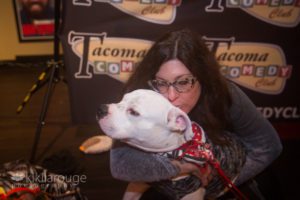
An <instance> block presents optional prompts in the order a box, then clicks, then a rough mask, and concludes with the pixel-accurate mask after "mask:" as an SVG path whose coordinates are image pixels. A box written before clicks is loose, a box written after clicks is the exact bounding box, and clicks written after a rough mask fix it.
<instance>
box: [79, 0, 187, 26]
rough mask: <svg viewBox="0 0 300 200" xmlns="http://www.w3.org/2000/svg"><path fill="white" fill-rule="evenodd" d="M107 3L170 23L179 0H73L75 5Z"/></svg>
mask: <svg viewBox="0 0 300 200" xmlns="http://www.w3.org/2000/svg"><path fill="white" fill-rule="evenodd" d="M92 3H109V4H111V5H112V6H114V7H115V8H117V9H119V10H121V11H122V12H124V13H127V14H129V15H132V16H134V17H137V18H139V19H141V20H144V21H148V22H152V23H156V24H171V23H172V22H173V21H174V19H175V17H176V7H177V6H179V5H180V4H181V0H73V5H76V6H92Z"/></svg>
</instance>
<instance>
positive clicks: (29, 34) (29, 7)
mask: <svg viewBox="0 0 300 200" xmlns="http://www.w3.org/2000/svg"><path fill="white" fill-rule="evenodd" d="M13 1H14V10H15V16H16V22H17V27H18V34H19V39H20V41H21V42H23V41H40V40H52V39H53V38H54V37H53V36H54V32H55V30H54V29H55V28H54V16H55V15H54V14H55V10H54V0H34V1H33V0H13Z"/></svg>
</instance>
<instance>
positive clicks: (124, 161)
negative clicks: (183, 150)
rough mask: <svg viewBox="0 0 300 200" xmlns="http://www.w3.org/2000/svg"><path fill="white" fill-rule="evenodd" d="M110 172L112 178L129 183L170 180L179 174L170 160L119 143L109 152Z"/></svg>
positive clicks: (178, 170)
mask: <svg viewBox="0 0 300 200" xmlns="http://www.w3.org/2000/svg"><path fill="white" fill-rule="evenodd" d="M110 170H111V173H112V176H113V177H114V178H116V179H120V180H124V181H131V182H135V181H138V182H153V181H159V180H164V179H170V178H172V177H175V176H177V175H178V174H179V173H180V169H179V168H178V166H176V165H173V164H172V163H171V161H170V159H168V158H166V157H163V156H159V155H157V154H152V153H148V152H143V151H141V150H138V149H135V148H133V147H130V146H128V145H125V144H121V143H120V142H119V144H117V145H115V146H114V147H113V148H112V149H111V150H110Z"/></svg>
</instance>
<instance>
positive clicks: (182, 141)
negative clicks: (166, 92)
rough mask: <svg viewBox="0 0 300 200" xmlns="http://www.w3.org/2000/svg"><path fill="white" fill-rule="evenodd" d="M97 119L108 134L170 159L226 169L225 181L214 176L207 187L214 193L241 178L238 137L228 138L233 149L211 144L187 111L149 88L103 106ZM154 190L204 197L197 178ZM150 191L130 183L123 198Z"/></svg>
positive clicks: (171, 182) (178, 196)
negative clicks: (226, 182) (238, 177)
mask: <svg viewBox="0 0 300 200" xmlns="http://www.w3.org/2000/svg"><path fill="white" fill-rule="evenodd" d="M97 119H98V122H99V125H100V127H101V129H102V130H103V131H104V133H105V134H106V135H108V136H109V137H111V138H113V139H115V140H120V141H122V142H125V143H127V144H129V145H131V146H133V147H136V148H139V149H141V150H144V151H148V152H154V153H160V154H161V155H163V156H167V157H169V158H172V159H183V160H186V161H188V162H193V163H195V164H196V165H198V166H199V168H200V169H205V167H206V166H207V165H209V164H210V165H212V166H213V168H214V167H215V168H216V169H218V168H219V172H220V170H221V168H222V171H221V173H223V172H225V174H226V177H225V178H224V177H223V179H222V177H221V178H220V176H219V175H218V174H217V173H214V174H215V176H214V178H213V179H212V180H211V182H210V183H209V184H208V187H207V189H208V190H210V191H213V193H214V194H218V195H220V194H221V193H222V192H224V188H226V187H225V185H224V183H223V181H224V180H227V181H229V182H228V184H229V185H230V186H229V187H232V185H231V181H230V179H231V180H233V179H235V178H236V177H237V175H238V173H239V171H240V169H241V168H242V166H243V163H244V160H245V151H244V150H243V146H242V144H241V143H239V142H237V140H235V138H234V137H232V136H230V137H229V136H228V135H227V134H224V139H227V140H228V141H229V142H230V144H231V145H228V146H225V147H224V146H217V145H213V144H212V143H211V142H210V141H209V139H208V138H206V136H205V134H204V131H203V130H202V128H201V127H200V126H199V125H198V124H196V123H193V122H191V121H190V119H189V117H188V116H187V114H186V113H184V112H183V111H181V110H180V109H179V108H177V107H175V106H173V105H172V104H171V103H170V102H169V101H168V100H167V99H165V98H164V97H163V96H162V95H160V94H158V93H156V92H154V91H151V90H144V89H140V90H135V91H133V92H130V93H127V94H125V96H124V97H123V99H122V100H121V101H120V102H119V103H116V104H106V105H101V107H100V108H99V109H98V112H97ZM191 147H192V148H191ZM215 171H218V170H215ZM219 174H220V173H219ZM223 176H225V175H224V174H223ZM187 182H188V183H190V184H188V186H187V184H186V183H187ZM153 186H154V187H157V188H159V189H160V190H162V191H165V193H166V194H167V195H168V196H170V197H171V199H182V200H192V199H197V200H199V199H204V195H205V189H204V187H202V185H201V182H200V181H199V179H198V178H196V177H195V176H191V175H189V176H182V177H176V178H175V179H172V180H166V181H161V182H157V183H153ZM148 187H149V185H148V184H145V183H130V184H129V185H128V187H127V190H126V192H125V194H124V197H123V199H124V200H129V199H130V200H133V199H139V198H140V197H141V195H142V193H143V192H144V191H146V190H147V189H148ZM180 187H182V188H180ZM185 187H188V188H185ZM178 188H180V189H179V190H178ZM212 197H216V196H212Z"/></svg>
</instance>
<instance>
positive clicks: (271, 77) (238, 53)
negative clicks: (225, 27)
mask: <svg viewBox="0 0 300 200" xmlns="http://www.w3.org/2000/svg"><path fill="white" fill-rule="evenodd" d="M203 39H204V40H206V42H207V45H208V47H209V48H210V49H211V50H212V51H213V52H215V54H216V58H217V60H218V62H219V63H220V64H221V73H222V74H223V75H224V76H225V77H226V78H228V79H230V80H232V81H234V82H236V83H237V84H239V85H242V86H244V87H246V88H249V89H251V90H254V91H257V92H261V93H265V94H279V93H281V92H282V90H283V89H284V87H285V83H286V79H288V78H289V77H290V75H291V73H292V66H291V65H287V64H286V60H285V55H284V53H283V51H282V49H281V48H280V47H279V46H277V45H273V44H266V43H251V42H234V40H235V39H234V38H207V37H204V38H203Z"/></svg>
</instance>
